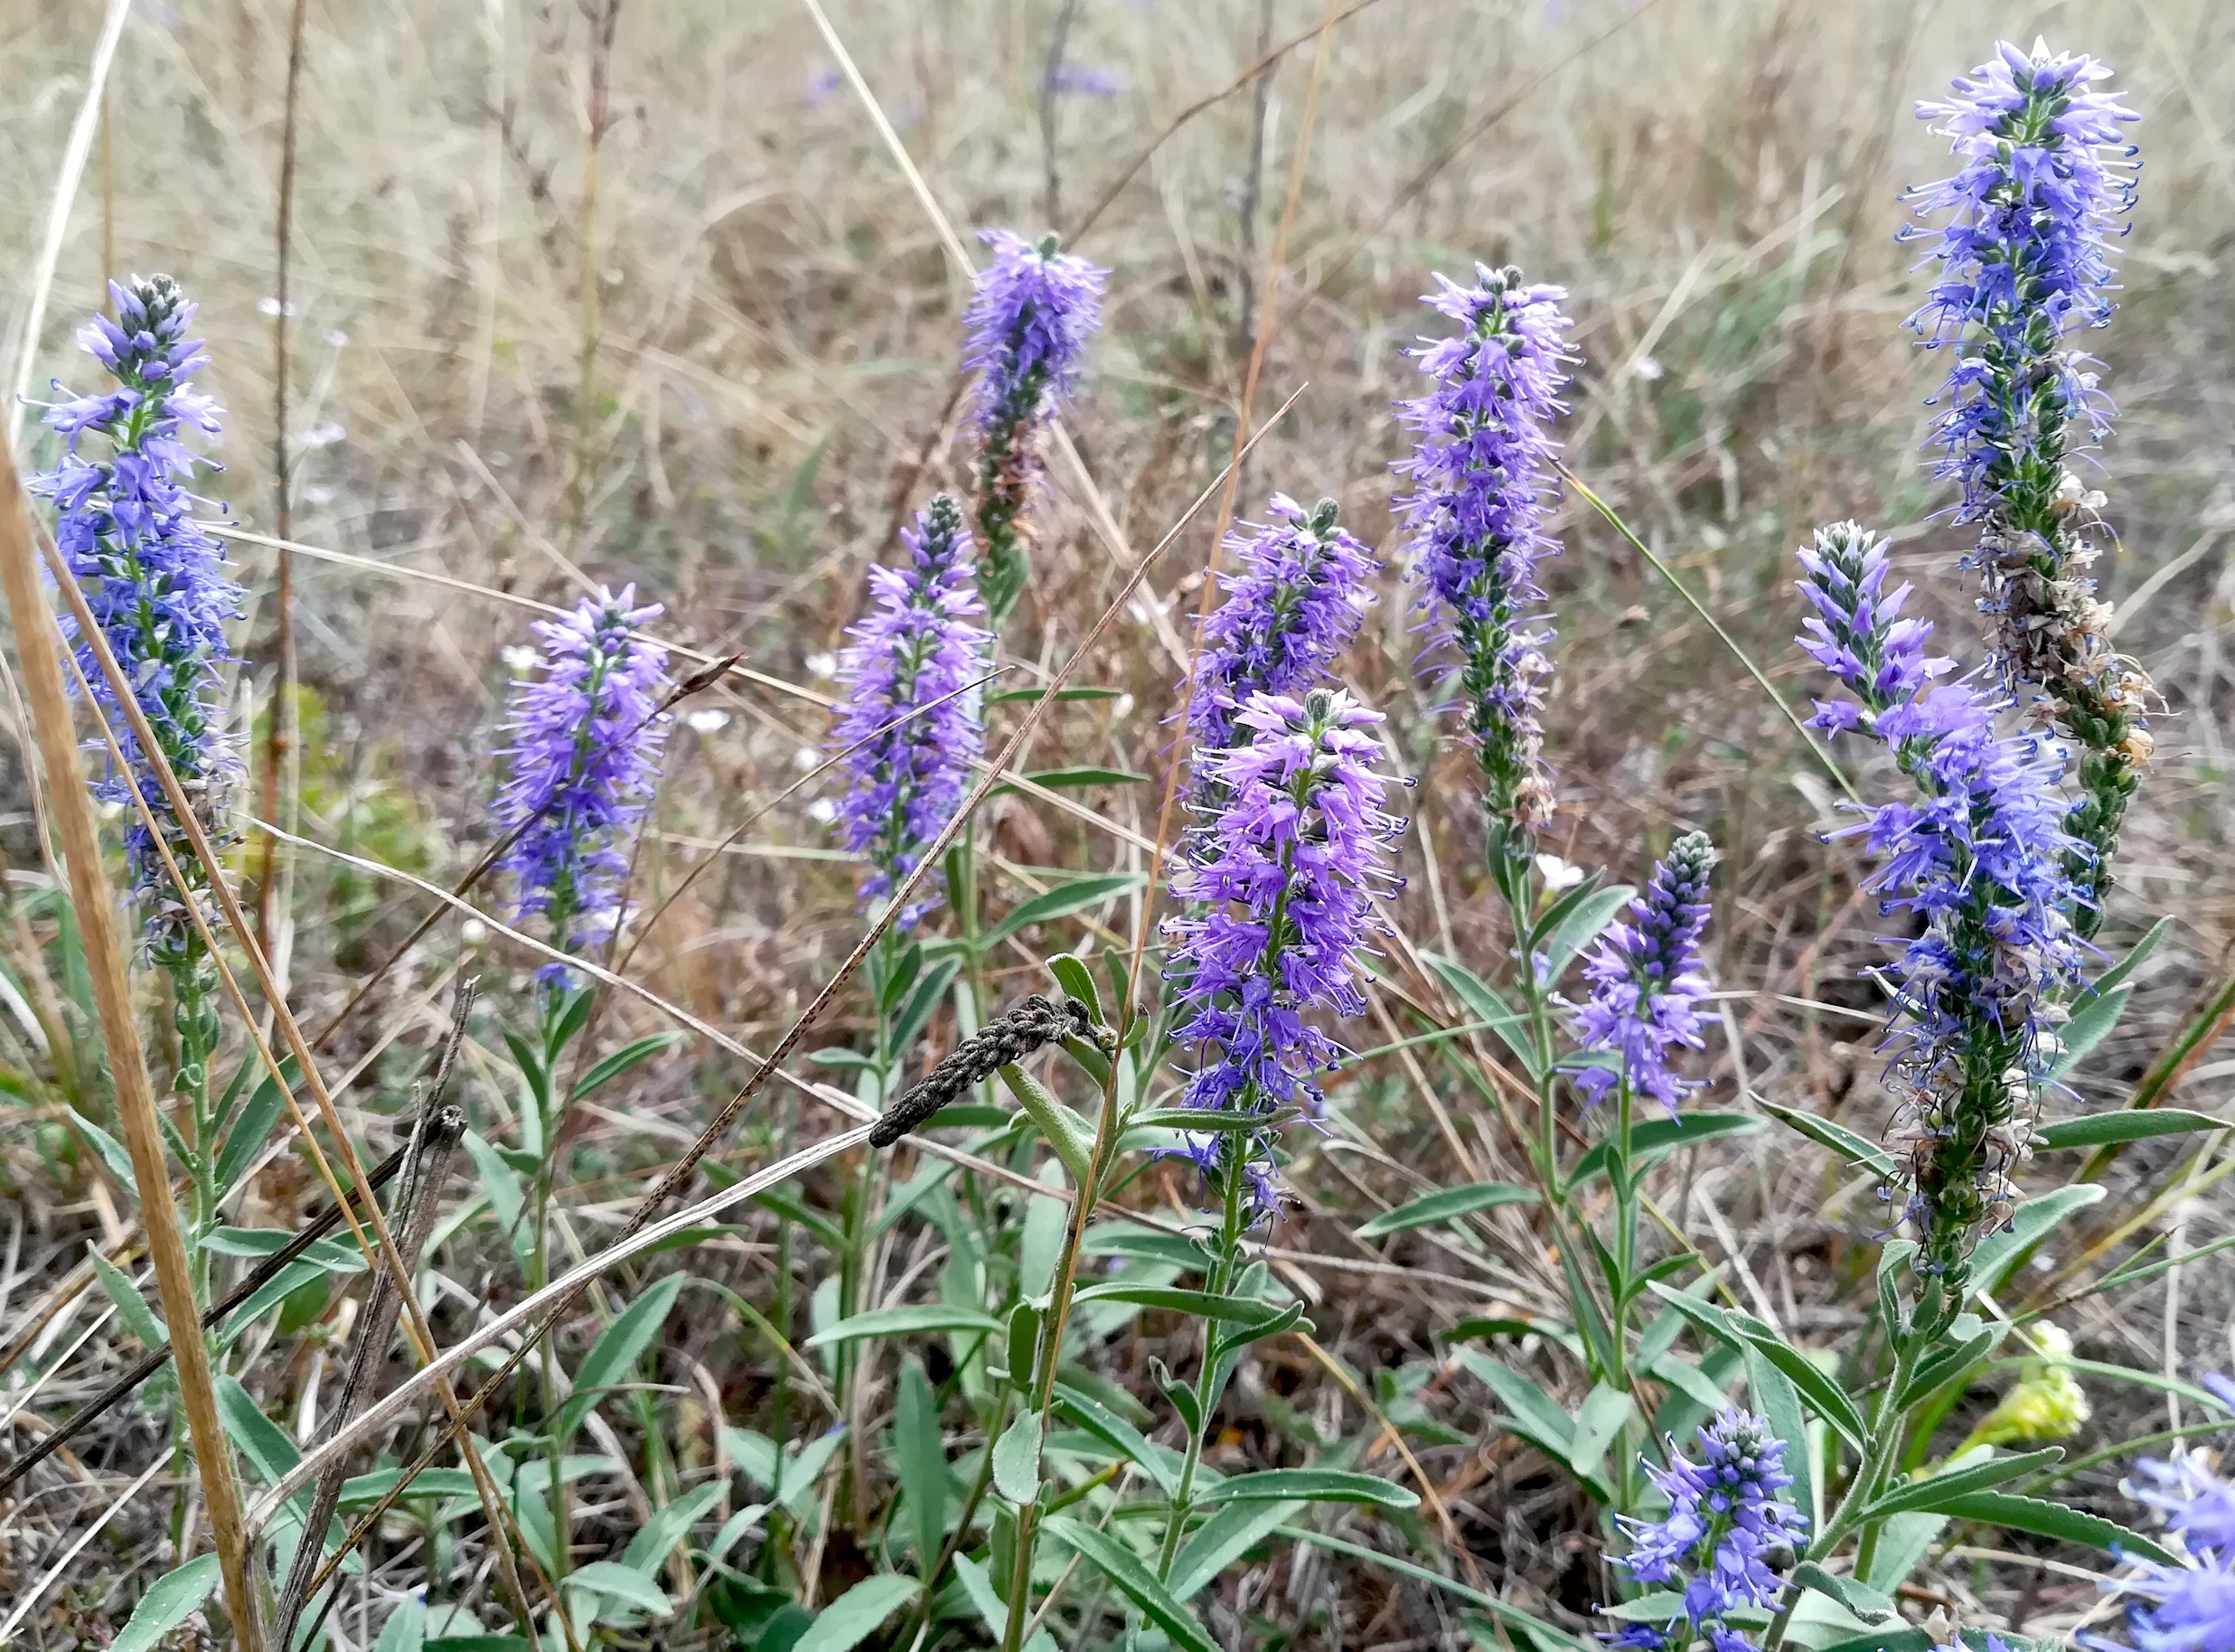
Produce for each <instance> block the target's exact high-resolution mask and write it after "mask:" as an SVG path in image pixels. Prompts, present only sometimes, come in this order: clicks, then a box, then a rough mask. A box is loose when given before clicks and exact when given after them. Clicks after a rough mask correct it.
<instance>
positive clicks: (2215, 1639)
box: [2080, 1379, 2235, 1652]
mask: <svg viewBox="0 0 2235 1652" xmlns="http://www.w3.org/2000/svg"><path fill="white" fill-rule="evenodd" d="M2221 1380H2222V1381H2224V1380H2225V1379H2221ZM2136 1467H2137V1468H2138V1469H2141V1470H2142V1472H2143V1473H2144V1474H2145V1475H2146V1476H2147V1477H2148V1478H2149V1480H2150V1482H2151V1483H2150V1484H2149V1485H2148V1486H2146V1487H2136V1486H2132V1485H2129V1486H2128V1487H2127V1491H2128V1492H2129V1494H2130V1495H2132V1496H2133V1497H2135V1498H2136V1500H2137V1501H2139V1502H2142V1503H2146V1504H2147V1505H2148V1506H2149V1507H2152V1508H2154V1509H2155V1510H2156V1511H2157V1512H2158V1513H2159V1514H2160V1515H2162V1516H2164V1517H2165V1525H2166V1528H2167V1530H2168V1531H2169V1532H2170V1533H2171V1534H2172V1538H2173V1542H2172V1544H2170V1545H2169V1546H2171V1547H2173V1548H2174V1549H2175V1550H2176V1551H2177V1552H2178V1553H2179V1555H2180V1558H2181V1563H2180V1564H2177V1565H2167V1564H2165V1563H2164V1562H2162V1561H2136V1562H2135V1566H2136V1575H2134V1576H2132V1577H2129V1578H2124V1579H2119V1580H2116V1581H2114V1580H2110V1579H2106V1580H2105V1582H2104V1587H2106V1588H2116V1589H2118V1590H2120V1591H2123V1592H2126V1593H2127V1594H2130V1595H2132V1596H2133V1597H2134V1598H2133V1599H2132V1600H2129V1601H2128V1602H2127V1639H2126V1640H2123V1641H2119V1640H2112V1639H2109V1638H2106V1637H2103V1636H2098V1635H2083V1636H2081V1637H2080V1644H2081V1645H2082V1646H2085V1647H2101V1648H2105V1649H2106V1652H2235V1486H2230V1485H2229V1484H2228V1482H2227V1481H2225V1480H2223V1479H2221V1478H2220V1477H2219V1476H2218V1475H2216V1474H2214V1473H2212V1470H2211V1469H2208V1468H2207V1467H2206V1466H2205V1465H2204V1462H2203V1460H2202V1459H2200V1458H2198V1457H2197V1456H2195V1455H2194V1454H2193V1453H2192V1452H2185V1451H2184V1452H2181V1453H2179V1454H2177V1455H2176V1456H2175V1457H2174V1459H2173V1460H2172V1461H2170V1462H2157V1461H2153V1460H2148V1459H2144V1460H2140V1461H2139V1462H2137V1463H2136Z"/></svg>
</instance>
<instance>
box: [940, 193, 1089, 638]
mask: <svg viewBox="0 0 2235 1652" xmlns="http://www.w3.org/2000/svg"><path fill="white" fill-rule="evenodd" d="M978 239H981V240H982V241H983V242H985V243H986V245H988V246H989V247H991V248H992V249H993V262H992V263H991V264H989V265H988V266H987V267H986V268H984V269H983V270H982V271H981V272H980V273H979V276H978V286H977V290H976V291H975V292H974V293H972V296H971V300H970V307H969V308H968V309H967V310H966V311H964V312H963V328H964V342H963V367H964V368H965V369H966V370H967V371H971V372H974V373H976V374H977V375H978V402H977V423H978V437H979V444H980V448H979V458H978V532H979V535H980V537H981V538H982V539H983V540H984V541H985V545H984V550H983V553H982V558H981V564H980V567H979V570H978V586H979V590H980V591H981V594H982V595H983V596H984V597H985V605H986V613H987V614H988V615H990V616H991V624H992V626H993V628H994V629H995V630H997V631H998V630H999V629H1000V625H1001V623H1002V622H1003V621H1004V620H1006V619H1007V618H1008V617H1009V611H1010V609H1011V608H1012V607H1014V606H1015V605H1016V602H1017V598H1018V596H1019V595H1021V594H1022V592H1023V590H1024V586H1025V579H1026V577H1027V549H1028V545H1029V543H1030V539H1031V535H1030V531H1029V525H1028V521H1027V520H1026V513H1027V507H1028V504H1029V503H1030V501H1031V492H1032V481H1033V477H1034V476H1035V475H1036V474H1038V470H1039V465H1040V460H1039V451H1038V435H1039V430H1040V427H1041V425H1042V423H1043V421H1044V420H1045V419H1046V418H1047V414H1048V413H1049V411H1051V410H1052V409H1053V408H1055V406H1056V403H1057V402H1059V401H1062V400H1064V399H1066V398H1068V397H1069V396H1070V394H1071V391H1072V389H1073V387H1074V386H1075V384H1076V383H1077V381H1078V376H1079V369H1080V368H1081V366H1082V365H1084V363H1085V360H1086V343H1087V341H1088V340H1089V339H1091V338H1093V337H1094V333H1095V332H1096V330H1097V329H1099V328H1100V327H1101V325H1102V291H1103V282H1104V281H1106V280H1107V279H1108V278H1109V274H1110V272H1109V271H1108V270H1106V269H1100V268H1096V267H1095V266H1094V265H1092V264H1089V263H1088V262H1087V261H1086V260H1085V258H1073V257H1070V256H1069V255H1068V254H1066V253H1064V252H1061V251H1059V250H1058V243H1057V241H1056V238H1055V237H1054V236H1052V235H1050V236H1047V237H1044V238H1043V239H1040V240H1038V241H1037V242H1034V241H1028V240H1026V239H1024V237H1022V236H1021V235H1019V234H1017V233H1016V232H1015V231H1014V230H983V231H981V233H980V235H979V238H978Z"/></svg>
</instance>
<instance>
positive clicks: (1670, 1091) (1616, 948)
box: [1575, 831, 1715, 1112]
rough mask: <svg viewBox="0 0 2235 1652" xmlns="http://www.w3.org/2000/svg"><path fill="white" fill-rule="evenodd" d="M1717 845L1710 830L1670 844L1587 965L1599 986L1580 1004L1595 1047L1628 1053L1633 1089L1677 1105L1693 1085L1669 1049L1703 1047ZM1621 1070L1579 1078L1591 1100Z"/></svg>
mask: <svg viewBox="0 0 2235 1652" xmlns="http://www.w3.org/2000/svg"><path fill="white" fill-rule="evenodd" d="M1714 864H1715V849H1714V844H1713V843H1711V842H1710V841H1709V840H1708V838H1707V834H1706V833H1705V832H1704V831H1694V832H1687V833H1686V834H1685V835H1684V836H1683V837H1681V838H1678V839H1677V840H1676V841H1675V842H1674V843H1672V844H1670V845H1669V848H1668V853H1667V857H1666V858H1665V859H1663V860H1662V861H1661V863H1660V865H1658V866H1657V867H1656V868H1654V869H1653V881H1652V882H1651V883H1650V884H1648V886H1647V887H1646V891H1645V893H1644V894H1643V895H1641V896H1639V897H1638V898H1637V899H1635V900H1633V901H1631V902H1630V903H1629V916H1628V917H1627V918H1625V919H1617V920H1616V921H1615V922H1614V923H1613V924H1611V925H1609V926H1608V928H1607V932H1606V934H1604V935H1603V936H1601V939H1600V941H1599V943H1598V945H1597V946H1596V947H1595V948H1594V949H1593V950H1592V954H1591V956H1590V957H1589V958H1587V959H1585V960H1584V961H1583V973H1584V975H1585V976H1586V977H1587V978H1588V979H1589V981H1591V993H1590V996H1589V997H1588V998H1586V999H1585V1000H1584V1001H1583V1003H1582V1006H1581V1007H1580V1008H1579V1009H1577V1010H1576V1014H1575V1036H1576V1038H1577V1040H1578V1041H1579V1042H1580V1043H1581V1044H1582V1047H1583V1048H1585V1049H1587V1050H1612V1051H1614V1052H1616V1053H1617V1054H1618V1055H1619V1056H1620V1057H1621V1065H1622V1071H1621V1075H1620V1076H1622V1077H1627V1078H1628V1079H1629V1085H1630V1089H1631V1091H1632V1092H1633V1093H1634V1094H1639V1095H1642V1096H1649V1097H1650V1098H1652V1099H1653V1100H1654V1101H1657V1102H1658V1103H1660V1104H1661V1105H1662V1106H1664V1107H1667V1108H1668V1109H1669V1110H1670V1111H1672V1112H1673V1111H1674V1110H1675V1109H1676V1103H1678V1102H1680V1101H1682V1100H1683V1099H1684V1094H1685V1092H1686V1090H1689V1089H1692V1088H1694V1087H1695V1086H1694V1085H1692V1084H1687V1083H1686V1082H1685V1080H1684V1079H1682V1078H1681V1077H1679V1076H1678V1075H1677V1073H1676V1067H1675V1065H1673V1060H1672V1056H1671V1052H1672V1051H1674V1050H1676V1049H1677V1048H1679V1047H1682V1048H1688V1049H1697V1048H1699V1047H1700V1018H1699V1005H1700V1001H1701V1000H1703V999H1704V998H1705V997H1706V996H1707V978H1706V976H1705V975H1704V973H1702V971H1701V967H1700V946H1699V943H1700V935H1701V934H1702V933H1703V932H1704V930H1705V929H1706V927H1707V876H1708V873H1709V871H1710V869H1711V868H1713V867H1714ZM1617 1076H1618V1075H1615V1074H1613V1073H1611V1072H1608V1071H1607V1070H1605V1069H1604V1068H1602V1067H1586V1068H1584V1069H1583V1070H1582V1072H1580V1073H1578V1074H1577V1075H1575V1083H1576V1087H1577V1088H1578V1089H1580V1090H1582V1092H1583V1093H1584V1094H1586V1095H1589V1096H1591V1097H1592V1099H1594V1100H1596V1099H1597V1098H1599V1097H1601V1096H1602V1095H1604V1094H1606V1092H1607V1091H1609V1090H1611V1089H1612V1088H1613V1087H1614V1084H1615V1083H1616V1082H1617Z"/></svg>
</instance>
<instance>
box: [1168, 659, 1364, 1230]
mask: <svg viewBox="0 0 2235 1652" xmlns="http://www.w3.org/2000/svg"><path fill="white" fill-rule="evenodd" d="M1381 721H1382V717H1381V714H1380V713H1379V712H1376V711H1369V710H1367V709H1366V708H1365V707H1363V706H1361V705H1359V704H1358V703H1357V701H1356V700H1354V699H1351V698H1350V697H1349V696H1348V694H1345V693H1343V692H1341V691H1340V690H1325V689H1317V690H1312V691H1311V692H1310V693H1309V694H1306V695H1304V696H1303V697H1302V698H1301V699H1298V698H1295V697H1293V696H1290V695H1284V694H1265V693H1260V694H1254V695H1253V696H1251V697H1250V699H1249V700H1248V701H1247V703H1246V704H1244V706H1243V708H1242V709H1241V710H1240V711H1239V713H1238V714H1237V715H1236V716H1235V740H1236V744H1235V746H1232V747H1231V748H1229V749H1228V750H1225V751H1224V752H1219V753H1216V754H1211V753H1207V752H1202V751H1198V752H1197V762H1198V763H1205V764H1207V765H1208V767H1209V770H1210V772H1211V774H1212V777H1213V779H1214V781H1215V783H1216V793H1215V796H1216V804H1215V805H1214V807H1215V812H1214V813H1213V814H1212V815H1211V817H1210V818H1209V819H1208V820H1207V821H1205V822H1204V823H1203V826H1202V828H1201V830H1200V831H1198V832H1197V833H1196V834H1195V836H1194V837H1193V839H1192V840H1191V854H1192V856H1193V864H1192V865H1191V866H1190V867H1189V868H1188V869H1187V870H1186V871H1185V872H1184V873H1182V874H1181V875H1180V876H1179V878H1176V879H1175V880H1174V882H1173V885H1172V893H1173V895H1174V896H1176V897H1177V898H1179V899H1182V900H1186V901H1189V902H1192V903H1196V904H1197V907H1198V910H1197V912H1195V913H1193V914H1191V915H1188V916H1187V917H1183V918H1176V919H1174V920H1173V921H1172V922H1171V923H1170V924H1169V925H1167V929H1166V933H1167V934H1168V936H1169V939H1170V941H1171V943H1172V954H1171V962H1170V965H1169V969H1168V971H1167V979H1168V980H1169V981H1171V982H1172V983H1173V984H1174V987H1175V990H1176V991H1177V992H1178V994H1179V1004H1178V1007H1177V1009H1175V1012H1174V1018H1175V1021H1176V1023H1177V1029H1176V1030H1175V1032H1174V1034H1173V1037H1174V1038H1175V1040H1176V1041H1177V1042H1179V1043H1181V1044H1185V1045H1188V1046H1191V1047H1193V1048H1194V1050H1195V1051H1196V1054H1197V1066H1196V1068H1195V1070H1194V1071H1193V1072H1192V1073H1191V1074H1190V1075H1188V1086H1187V1091H1186V1094H1185V1098H1184V1099H1185V1102H1186V1104H1187V1105H1188V1106H1190V1107H1201V1108H1206V1109H1210V1110H1214V1111H1217V1112H1243V1113H1263V1112H1273V1111H1275V1110H1276V1109H1279V1108H1282V1107H1289V1106H1299V1107H1303V1108H1305V1109H1307V1110H1310V1109H1314V1108H1316V1107H1317V1106H1318V1105H1319V1082H1318V1075H1319V1073H1321V1072H1323V1071H1326V1070H1329V1069H1330V1068H1332V1067H1333V1066H1334V1065H1336V1064H1337V1063H1338V1061H1339V1060H1340V1059H1341V1058H1342V1056H1344V1055H1345V1054H1347V1052H1346V1051H1345V1050H1344V1049H1343V1047H1342V1046H1340V1045H1339V1044H1338V1043H1336V1042H1335V1040H1334V1039H1332V1038H1331V1037H1329V1036H1328V1035H1327V1034H1326V1033H1325V1032H1323V1031H1321V1030H1320V1029H1319V1028H1318V1027H1316V1026H1314V1025H1312V1024H1311V1023H1310V1022H1309V1021H1307V1020H1306V1019H1305V1017H1306V1016H1307V1015H1308V1014H1309V1013H1310V1012H1311V1011H1314V1010H1322V1011H1331V1012H1332V1013H1333V1014H1335V1015H1338V1016H1355V1015H1362V1014H1364V1013H1365V1010H1366V999H1365V995H1364V993H1363V992H1361V991H1360V990H1359V987H1358V981H1357V953H1359V951H1360V950H1361V949H1363V948H1365V947H1366V946H1368V945H1369V944H1370V943H1371V942H1372V941H1373V939H1374V937H1375V936H1376V935H1377V934H1382V933H1384V932H1385V927H1386V926H1385V923H1384V921H1383V919H1382V918H1381V917H1380V915H1378V913H1377V912H1376V909H1375V902H1376V899H1378V898H1379V897H1381V896H1384V895H1385V894H1386V893H1387V892H1388V891H1389V890H1391V889H1392V888H1393V887H1395V877H1394V875H1393V873H1392V871H1391V861H1392V859H1393V857H1394V855H1395V844H1396V838H1397V834H1398V833H1399V832H1400V831H1402V830H1403V824H1404V823H1403V822H1402V821H1398V820H1396V819H1395V818H1394V817H1393V816H1391V815H1390V814H1389V813H1387V812H1385V809H1384V806H1383V805H1384V803H1385V801H1386V798H1387V793H1388V784H1389V783H1388V782H1387V781H1386V780H1385V779H1384V778H1383V777H1382V776H1381V775H1380V774H1376V772H1375V769H1374V765H1375V762H1376V759H1377V758H1378V757H1379V756H1380V755H1381V745H1380V742H1379V741H1378V740H1376V738H1375V737H1374V735H1373V734H1372V733H1371V732H1370V731H1371V730H1372V729H1374V728H1375V727H1377V726H1378V725H1379V724H1380V723H1381ZM1190 1157H1192V1158H1194V1159H1196V1161H1197V1164H1199V1165H1201V1166H1202V1167H1203V1169H1204V1170H1205V1172H1206V1173H1207V1174H1208V1175H1211V1176H1214V1177H1223V1176H1224V1175H1225V1174H1227V1173H1228V1169H1229V1167H1238V1168H1239V1169H1241V1170H1242V1173H1243V1174H1244V1175H1245V1176H1246V1177H1247V1178H1249V1184H1250V1190H1251V1191H1250V1205H1251V1207H1252V1209H1253V1211H1254V1213H1255V1215H1257V1216H1264V1215H1268V1214H1270V1213H1271V1211H1272V1208H1273V1203H1274V1198H1275V1194H1274V1189H1273V1184H1272V1140H1271V1132H1270V1131H1257V1132H1255V1133H1254V1134H1244V1133H1240V1132H1221V1133H1219V1134H1217V1135H1210V1136H1204V1137H1198V1138H1197V1139H1196V1141H1195V1143H1194V1145H1193V1147H1192V1148H1191V1150H1190Z"/></svg>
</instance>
